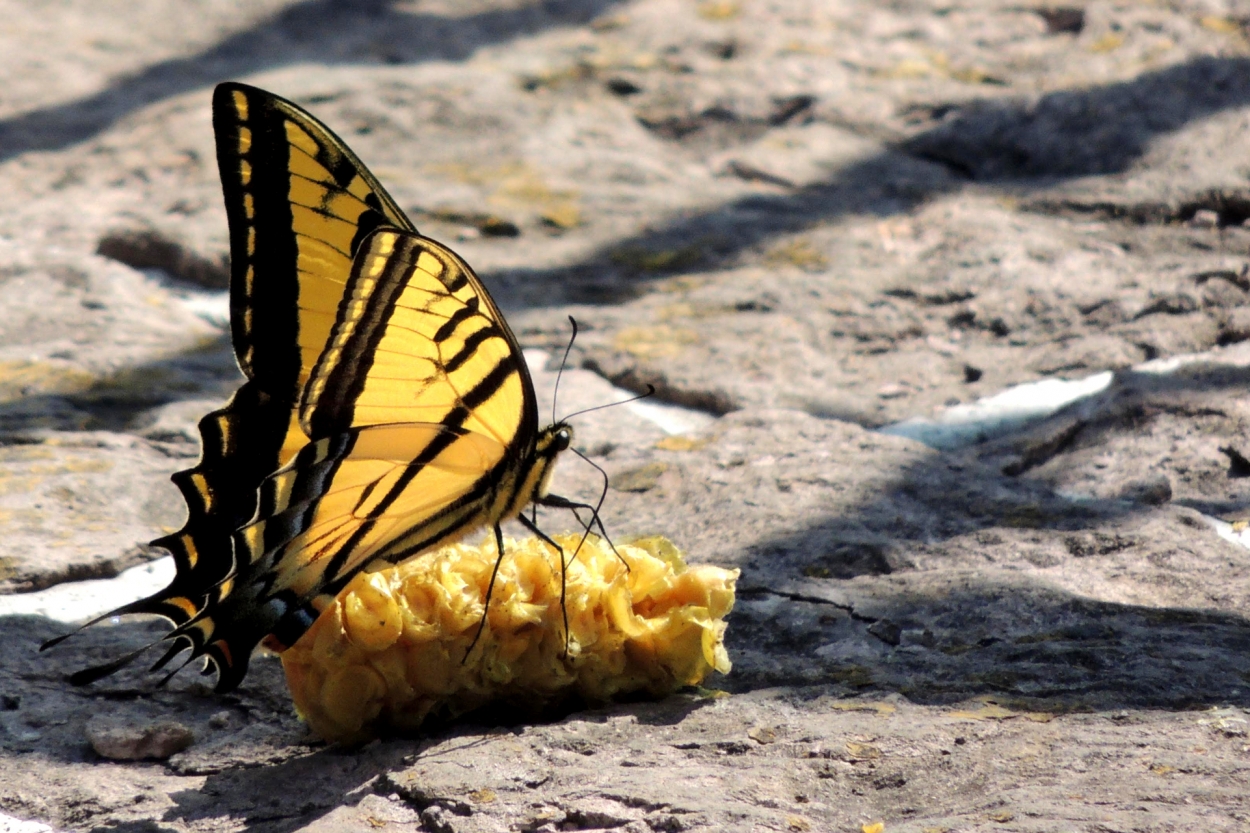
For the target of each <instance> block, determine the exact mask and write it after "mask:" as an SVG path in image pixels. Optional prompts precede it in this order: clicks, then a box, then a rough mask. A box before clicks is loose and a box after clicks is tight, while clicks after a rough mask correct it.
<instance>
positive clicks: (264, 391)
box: [45, 83, 572, 691]
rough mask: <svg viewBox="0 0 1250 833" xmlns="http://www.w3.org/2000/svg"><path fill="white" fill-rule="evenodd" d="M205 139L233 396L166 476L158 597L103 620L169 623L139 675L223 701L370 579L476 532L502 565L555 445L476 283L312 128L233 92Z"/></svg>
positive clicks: (266, 97) (226, 87) (238, 88)
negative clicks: (224, 245)
mask: <svg viewBox="0 0 1250 833" xmlns="http://www.w3.org/2000/svg"><path fill="white" fill-rule="evenodd" d="M213 126H214V132H215V134H216V140H217V155H218V167H219V169H220V172H221V178H222V187H223V192H224V195H225V202H226V213H227V218H228V220H229V226H230V244H231V245H230V248H231V287H230V306H231V339H232V342H233V346H234V350H235V355H236V357H237V360H238V363H239V367H240V369H241V370H242V371H243V373H244V375H245V376H246V377H247V381H246V382H245V383H244V385H243V386H242V387H241V388H240V389H239V390H238V391H237V392H236V393H235V395H234V396H233V397H232V398H231V400H230V402H229V403H228V404H227V405H226V406H225V407H224V408H222V409H220V410H218V411H214V412H213V413H210V414H209V415H207V416H206V417H204V419H202V420H201V421H200V432H201V436H202V439H203V453H202V456H201V459H200V461H199V463H198V464H197V465H196V467H195V468H193V469H189V470H187V471H183V472H179V473H178V474H176V475H174V478H173V479H174V482H175V483H176V484H177V485H178V487H179V489H180V490H181V491H182V493H183V495H184V497H185V498H186V501H187V506H188V519H187V521H186V523H185V525H184V526H183V527H182V529H180V530H179V531H178V532H176V533H174V534H172V535H169V536H165V537H164V538H160V539H158V540H157V541H155V542H154V543H155V544H157V545H159V546H163V547H165V548H166V549H168V550H170V552H172V553H173V555H174V560H175V565H176V568H177V571H176V575H175V577H174V579H173V581H172V582H171V584H170V585H169V587H167V588H165V589H164V590H162V591H161V592H159V593H156V594H155V595H153V596H151V597H149V598H146V599H142V600H140V601H137V602H134V603H132V604H129V605H125V606H123V607H121V608H119V609H118V610H116V611H113V613H111V614H108V615H110V616H111V615H116V614H118V613H153V614H158V615H161V616H165V617H166V618H168V619H170V620H171V621H172V622H173V624H174V628H173V630H172V631H170V633H169V634H167V635H166V637H164V639H167V640H170V641H171V642H172V645H171V647H170V649H169V652H168V653H167V654H166V655H165V656H164V657H163V658H162V659H161V660H160V661H158V662H157V664H156V667H158V668H159V667H161V666H162V665H164V664H166V663H167V662H168V661H169V660H171V659H172V658H173V657H174V656H176V655H177V654H179V653H180V652H182V651H185V650H187V649H188V648H189V649H190V653H189V655H188V657H187V659H186V662H190V661H191V660H194V659H196V658H198V657H207V658H208V660H209V662H210V663H211V664H212V665H213V666H214V667H215V668H216V670H217V672H218V678H217V689H218V690H219V691H225V690H229V689H231V688H234V687H235V686H237V685H238V683H239V682H240V681H241V680H242V678H243V675H244V674H245V673H246V669H247V663H248V658H249V656H250V654H251V652H252V650H253V648H254V647H255V646H256V645H257V644H258V643H260V642H261V641H264V642H265V643H266V644H267V645H269V646H271V647H277V648H281V647H285V646H289V645H291V644H293V643H294V641H296V640H297V639H298V638H299V636H300V635H301V634H302V633H303V632H304V631H305V630H307V628H308V627H309V626H311V624H312V622H313V621H314V620H315V618H316V615H317V614H318V612H319V611H320V610H321V609H322V608H323V607H324V606H325V605H326V604H328V603H329V601H330V600H331V599H333V597H334V595H335V594H336V593H337V592H338V591H339V590H341V589H342V588H343V587H344V586H345V585H346V584H347V582H348V581H349V580H350V579H351V578H352V576H354V575H355V574H356V573H358V572H359V571H360V570H362V569H364V568H365V567H366V566H367V565H369V564H371V563H374V562H377V561H385V562H391V563H395V562H398V561H401V560H404V559H406V558H410V557H413V556H416V555H419V554H421V553H423V552H426V551H429V550H432V549H434V548H436V547H439V546H442V545H444V544H448V543H452V542H453V541H455V540H457V539H459V538H461V537H462V536H464V535H466V534H468V533H469V532H471V531H473V530H475V529H478V528H481V527H490V528H493V529H494V531H495V535H496V540H497V542H499V543H500V552H503V549H502V534H501V532H500V530H499V524H500V523H502V522H503V521H505V520H509V519H512V518H519V519H520V520H521V521H522V522H523V523H525V524H526V525H527V526H530V527H531V528H533V527H532V524H531V523H530V522H529V521H528V520H527V519H526V518H524V516H522V515H521V512H522V510H524V509H525V508H526V507H527V506H528V505H530V504H531V503H535V502H537V503H548V504H549V505H557V506H568V505H570V504H569V502H568V501H565V500H564V499H563V498H558V497H556V496H552V495H549V493H548V488H549V484H550V480H551V475H552V472H553V470H554V467H555V462H556V459H557V457H558V456H559V454H560V452H562V451H564V450H565V449H567V448H568V447H569V444H570V443H571V441H572V429H571V428H570V426H568V425H567V424H565V423H563V422H557V423H556V424H554V425H551V426H549V427H547V428H545V429H540V427H539V424H538V409H537V404H536V401H535V397H534V389H533V383H532V381H531V379H530V376H529V372H528V370H527V368H526V366H525V362H524V360H523V358H522V357H521V351H520V347H519V345H518V343H517V340H516V337H515V336H514V335H513V334H512V331H511V329H510V328H509V327H508V324H507V322H506V321H505V320H504V318H503V315H502V313H501V312H500V311H499V309H498V308H497V307H496V305H495V303H494V301H493V300H492V299H491V297H490V295H489V293H488V292H487V291H486V289H485V287H484V286H483V285H482V283H481V281H480V280H479V279H478V278H477V276H476V275H475V274H474V272H473V270H472V269H471V268H470V267H469V266H468V264H466V263H465V262H464V261H463V260H462V259H461V258H460V257H459V256H458V255H456V254H455V253H454V252H452V251H451V250H450V249H447V248H446V247H444V246H443V245H441V244H440V243H438V242H437V241H434V240H431V239H430V238H427V237H424V236H422V235H421V234H419V233H418V232H417V230H416V228H415V226H413V224H412V223H411V221H409V220H408V218H407V217H406V216H405V215H404V214H403V212H402V211H401V210H400V209H399V208H398V206H397V205H396V203H395V201H394V200H393V199H392V198H391V197H390V196H389V195H388V194H387V193H386V191H385V190H384V189H383V188H382V186H381V185H380V184H379V183H378V182H377V180H376V179H375V178H374V177H373V176H372V174H370V173H369V171H368V169H367V168H365V166H364V165H363V163H361V162H360V161H359V159H357V158H356V157H355V155H354V154H353V153H352V152H351V150H350V149H348V148H347V146H346V145H345V144H344V143H343V142H342V141H341V140H339V139H338V138H337V137H336V136H334V134H333V133H332V132H331V131H330V130H329V129H328V128H326V127H325V126H324V125H322V124H321V123H320V122H318V121H317V120H316V119H314V118H313V117H312V116H311V115H309V114H308V113H306V112H305V111H303V110H302V109H300V108H299V107H297V106H296V105H294V104H292V103H290V102H287V101H285V100H283V99H281V98H278V97H277V96H274V95H272V94H270V93H267V92H265V91H263V90H259V89H256V88H254V87H248V86H245V85H242V84H233V83H231V84H222V85H219V86H218V87H217V90H216V91H215V93H214V97H213ZM535 531H536V530H535ZM102 618H103V617H102ZM62 638H63V637H62ZM56 641H59V640H54V641H53V642H52V643H48V644H49V645H51V644H54V643H55V642H56ZM45 647H48V646H45ZM136 654H137V652H136ZM134 656H135V655H130V656H127V657H123V658H121V659H120V660H118V661H116V662H113V663H108V664H106V665H102V666H98V667H96V668H92V669H87V670H85V671H82V672H79V673H78V674H77V675H75V676H74V677H72V678H71V679H72V680H73V681H74V682H76V683H86V682H90V681H91V680H94V679H98V678H99V677H101V676H104V675H105V674H108V673H111V672H112V671H115V670H117V668H120V667H121V666H122V665H124V664H125V663H126V662H128V661H130V660H131V659H133V658H134ZM184 665H185V662H184ZM179 667H181V666H179Z"/></svg>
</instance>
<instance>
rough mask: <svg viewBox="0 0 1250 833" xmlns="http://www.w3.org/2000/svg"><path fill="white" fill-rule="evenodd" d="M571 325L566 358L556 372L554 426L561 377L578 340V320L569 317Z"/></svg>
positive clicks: (553, 391)
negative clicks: (571, 329) (574, 343)
mask: <svg viewBox="0 0 1250 833" xmlns="http://www.w3.org/2000/svg"><path fill="white" fill-rule="evenodd" d="M569 324H571V325H572V326H573V333H572V335H570V336H569V343H568V345H567V346H566V347H565V348H564V358H562V359H560V369H559V370H558V371H556V385H555V389H554V390H552V392H551V422H552V424H553V425H554V424H555V423H556V422H558V420H557V419H556V400H557V398H558V397H559V396H560V377H561V376H563V375H564V367H565V365H567V364H568V363H569V353H570V352H571V351H572V350H573V342H574V341H575V340H576V339H577V319H576V318H574V317H573V316H571V315H570V316H569Z"/></svg>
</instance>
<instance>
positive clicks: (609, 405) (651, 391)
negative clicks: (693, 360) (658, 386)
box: [564, 384, 655, 459]
mask: <svg viewBox="0 0 1250 833" xmlns="http://www.w3.org/2000/svg"><path fill="white" fill-rule="evenodd" d="M648 396H655V385H652V384H648V385H647V392H646V393H640V394H638V395H637V396H631V397H630V398H629V399H622V400H620V401H618V402H609V403H607V404H606V405H596V406H595V407H593V408H585V409H583V410H580V411H574V412H573V413H571V414H569V415H568V416H566V417H565V418H564V421H565V422H567V421H569V420H570V419H572V418H573V417H577V416H581V415H582V414H588V413H590V412H591V411H602V410H603V409H604V408H615V407H616V406H617V405H628V404H629V403H630V402H637V401H638V400H639V399H646V398H647V397H648ZM582 459H585V456H584V455H583V457H582Z"/></svg>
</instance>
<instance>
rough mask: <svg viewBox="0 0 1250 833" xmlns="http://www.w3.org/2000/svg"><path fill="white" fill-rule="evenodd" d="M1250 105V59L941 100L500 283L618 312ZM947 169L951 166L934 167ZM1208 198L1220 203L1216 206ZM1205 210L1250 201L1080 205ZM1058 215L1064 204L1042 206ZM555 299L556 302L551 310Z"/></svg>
mask: <svg viewBox="0 0 1250 833" xmlns="http://www.w3.org/2000/svg"><path fill="white" fill-rule="evenodd" d="M1248 102H1250V59H1246V58H1206V57H1204V58H1199V59H1196V60H1193V61H1190V62H1188V63H1184V64H1180V65H1177V66H1173V67H1169V68H1167V69H1163V70H1158V71H1155V72H1148V73H1144V74H1142V75H1140V76H1138V77H1137V78H1134V79H1133V80H1131V81H1124V82H1120V83H1116V84H1110V85H1106V86H1103V87H1094V88H1090V89H1083V90H1063V91H1059V92H1054V93H1049V94H1047V95H1044V96H1041V97H1040V98H1036V99H1013V98H992V99H978V100H973V101H971V102H968V103H965V104H958V105H949V104H940V105H939V104H935V105H933V106H932V108H931V110H930V112H929V119H930V120H931V121H933V122H936V124H935V125H934V126H933V127H931V128H930V129H928V130H925V131H924V132H921V133H919V134H918V135H916V136H914V137H912V138H910V139H907V140H906V141H902V142H900V143H898V144H897V145H896V146H895V147H894V148H892V149H890V150H888V151H886V152H884V153H882V154H879V155H876V156H873V157H870V158H867V159H864V160H862V161H859V162H856V163H854V164H852V165H849V166H847V167H845V168H843V169H841V170H840V171H838V172H837V174H836V175H835V176H834V177H832V178H831V179H829V180H826V181H823V182H817V183H813V184H810V185H806V186H803V187H800V188H796V189H794V190H793V191H792V192H790V193H787V194H772V195H765V194H752V195H749V196H744V197H741V198H739V199H737V200H734V201H733V202H730V203H728V204H726V205H722V206H719V207H717V208H715V209H712V210H710V211H705V212H701V213H693V214H689V215H685V216H683V217H681V218H680V219H678V220H674V221H672V222H670V223H668V224H663V225H657V226H656V227H655V228H654V230H649V231H647V232H646V233H644V234H641V235H638V236H635V237H632V238H627V239H624V240H620V241H617V242H615V243H613V244H612V245H611V246H610V247H608V248H607V249H605V250H602V251H600V252H598V253H596V254H595V255H593V256H591V257H590V258H588V259H587V260H586V261H585V262H582V263H579V264H575V265H573V266H566V267H558V268H555V269H537V270H508V271H501V272H498V273H495V274H494V275H492V277H495V278H496V279H497V280H499V281H500V283H501V284H502V285H504V286H505V287H507V291H509V292H511V293H513V294H515V295H516V296H517V298H518V299H519V301H520V302H521V303H524V304H527V305H543V304H544V303H547V304H549V303H551V300H550V299H551V298H552V297H553V296H552V292H557V293H559V294H558V295H557V296H556V297H563V299H564V300H566V301H569V302H578V303H619V302H620V301H622V300H625V299H628V298H630V297H633V296H635V295H637V294H638V293H639V292H640V291H641V286H640V284H642V283H645V282H646V281H648V280H650V279H653V278H655V277H660V276H663V275H668V274H673V273H675V272H681V271H690V270H691V269H696V268H710V267H712V266H714V265H715V264H717V263H721V262H724V261H727V260H729V259H730V258H732V257H734V256H736V255H738V254H740V253H742V252H744V251H746V250H749V249H751V248H753V247H757V246H760V245H761V244H763V243H765V242H766V241H767V240H769V239H771V238H773V237H776V236H778V235H782V234H788V233H793V232H799V231H803V230H805V229H808V228H811V227H813V226H816V225H819V224H822V223H827V222H829V221H831V220H835V219H837V218H838V217H840V216H844V215H849V214H867V215H878V216H889V215H893V214H898V213H901V212H904V211H907V210H910V209H912V208H914V207H915V206H917V205H919V204H921V203H923V202H925V201H926V200H929V199H932V198H934V197H938V196H941V195H943V194H948V193H952V192H955V191H958V190H959V189H961V188H962V187H963V186H964V184H965V183H967V182H969V181H976V182H983V183H999V184H1003V185H1009V186H1011V187H1012V189H1013V191H1019V190H1021V189H1024V190H1028V189H1032V188H1047V187H1051V186H1054V185H1055V184H1057V183H1058V182H1060V181H1062V180H1065V179H1069V178H1074V177H1083V176H1091V175H1107V174H1115V173H1120V172H1123V171H1125V170H1127V169H1128V168H1129V167H1130V166H1131V165H1132V164H1133V163H1134V162H1135V161H1136V160H1137V159H1139V158H1140V157H1141V155H1142V154H1143V153H1144V152H1145V150H1146V148H1147V147H1148V146H1149V145H1150V142H1151V141H1152V140H1154V139H1155V138H1157V137H1159V136H1162V135H1165V134H1168V133H1171V132H1173V131H1176V130H1179V129H1181V128H1182V127H1184V126H1185V125H1187V124H1189V123H1190V122H1193V121H1196V120H1198V119H1202V118H1206V117H1208V116H1211V115H1213V114H1215V113H1218V112H1221V111H1224V110H1229V109H1233V108H1237V107H1242V106H1245V105H1246V104H1247V103H1248ZM935 165H936V166H940V167H935ZM1207 203H1210V205H1209V206H1208V205H1207ZM1203 207H1210V208H1213V209H1214V210H1216V211H1217V213H1218V214H1219V216H1220V218H1221V219H1220V222H1221V223H1225V224H1228V225H1235V224H1238V223H1240V222H1241V221H1242V220H1244V219H1245V218H1246V217H1250V195H1247V194H1241V195H1240V196H1238V195H1236V194H1231V195H1230V194H1210V195H1205V196H1204V195H1195V197H1194V199H1193V201H1191V202H1190V203H1185V204H1178V205H1164V204H1158V205H1148V206H1137V207H1133V206H1093V207H1077V208H1078V209H1083V210H1098V211H1101V212H1102V213H1107V214H1110V215H1113V216H1120V215H1126V214H1127V215H1128V216H1127V219H1130V220H1134V221H1137V222H1166V221H1169V220H1176V219H1187V218H1188V217H1192V216H1193V214H1194V213H1195V212H1196V211H1197V210H1198V209H1199V208H1203ZM1038 208H1039V209H1044V210H1053V209H1054V208H1055V207H1054V206H1038ZM544 299H545V301H544Z"/></svg>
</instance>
